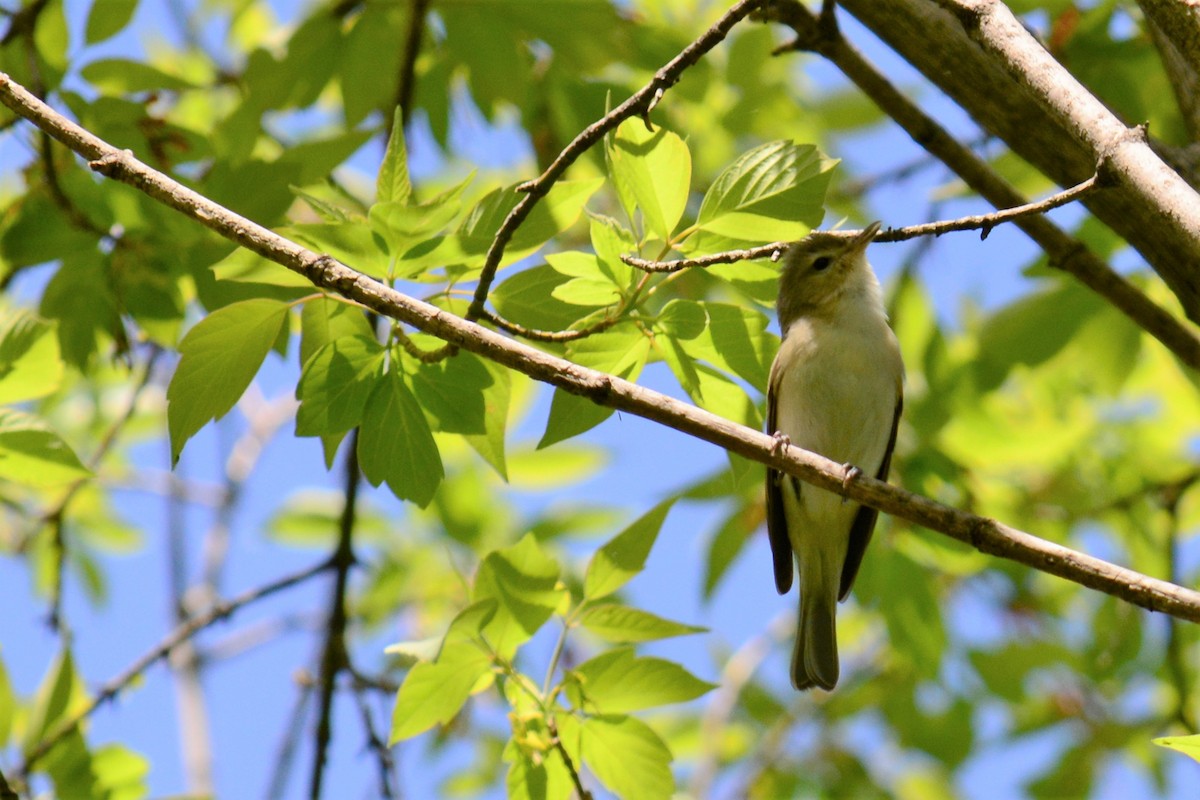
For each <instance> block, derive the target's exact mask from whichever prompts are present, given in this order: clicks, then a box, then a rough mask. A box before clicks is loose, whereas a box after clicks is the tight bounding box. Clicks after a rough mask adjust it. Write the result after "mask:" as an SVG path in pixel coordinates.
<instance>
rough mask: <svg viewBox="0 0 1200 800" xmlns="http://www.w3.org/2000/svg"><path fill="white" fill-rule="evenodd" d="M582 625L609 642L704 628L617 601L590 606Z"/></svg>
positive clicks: (662, 636) (644, 639) (648, 638)
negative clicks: (665, 617)
mask: <svg viewBox="0 0 1200 800" xmlns="http://www.w3.org/2000/svg"><path fill="white" fill-rule="evenodd" d="M579 622H580V624H581V625H583V627H585V628H587V629H588V630H589V631H591V632H592V633H594V634H596V635H597V636H602V637H604V638H605V639H607V640H609V641H610V642H620V643H626V642H630V643H632V642H652V641H655V640H658V639H670V638H672V637H674V636H686V635H688V634H692V633H703V632H705V631H707V630H708V629H707V628H701V627H699V626H697V625H685V624H684V623H682V622H675V621H674V620H670V619H664V618H662V617H660V616H657V615H655V614H651V613H650V612H649V611H643V610H641V609H640V608H630V607H629V606H625V605H621V604H620V603H602V604H600V605H590V606H588V607H587V609H586V610H585V611H584V612H583V614H582V615H581V616H580V618H579Z"/></svg>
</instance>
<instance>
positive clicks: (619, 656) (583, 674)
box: [571, 647, 716, 714]
mask: <svg viewBox="0 0 1200 800" xmlns="http://www.w3.org/2000/svg"><path fill="white" fill-rule="evenodd" d="M571 679H572V682H573V685H572V693H578V695H579V696H580V698H581V700H580V704H581V706H580V707H581V708H582V709H583V710H585V711H588V712H589V713H600V714H624V713H627V712H629V711H640V710H642V709H645V708H654V707H656V706H663V705H670V704H671V703H685V702H687V701H688V700H695V699H696V698H697V697H700V696H701V695H703V694H705V693H706V692H709V691H711V690H712V689H715V688H716V685H715V684H712V683H708V682H706V681H702V680H700V679H699V678H697V677H696V676H694V675H692V673H690V672H688V671H687V670H686V669H684V668H683V667H681V666H679V665H678V664H676V663H674V662H672V661H666V660H664V659H661V658H651V657H638V656H637V655H636V654H635V653H634V651H633V648H630V647H621V648H617V649H616V650H609V651H608V652H607V653H601V654H600V655H598V656H596V657H595V658H592V659H589V660H588V661H585V662H584V663H582V664H580V665H579V666H578V667H576V668H575V669H573V670H571Z"/></svg>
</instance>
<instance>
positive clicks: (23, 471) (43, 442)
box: [0, 408, 91, 486]
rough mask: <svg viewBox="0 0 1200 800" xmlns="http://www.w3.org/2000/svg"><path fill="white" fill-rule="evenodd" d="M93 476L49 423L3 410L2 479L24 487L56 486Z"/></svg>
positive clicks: (0, 410) (0, 434)
mask: <svg viewBox="0 0 1200 800" xmlns="http://www.w3.org/2000/svg"><path fill="white" fill-rule="evenodd" d="M90 474H91V472H89V470H88V469H87V467H85V466H83V464H81V463H80V461H79V457H78V456H76V455H75V452H74V451H73V450H72V449H71V448H70V446H69V445H67V443H66V442H65V441H63V440H62V438H61V437H59V435H58V434H57V433H55V432H54V430H53V429H51V428H50V426H49V425H47V424H46V423H45V422H43V421H42V420H40V419H38V418H37V417H34V416H32V415H31V414H26V413H25V412H23V411H17V410H16V409H11V408H0V478H3V479H5V480H10V481H13V482H14V483H19V484H22V485H24V486H56V485H59V484H63V483H68V482H70V481H75V480H79V479H80V478H86V477H87V476H88V475H90Z"/></svg>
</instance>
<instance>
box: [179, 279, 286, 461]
mask: <svg viewBox="0 0 1200 800" xmlns="http://www.w3.org/2000/svg"><path fill="white" fill-rule="evenodd" d="M287 312H288V306H287V305H286V304H285V303H280V302H278V301H276V300H244V301H242V302H240V303H233V304H231V305H228V306H225V307H224V308H221V309H218V310H216V311H214V312H213V313H211V314H209V315H208V316H207V317H205V318H204V319H202V320H200V322H198V323H196V325H195V327H193V328H192V329H191V330H190V331H188V333H187V335H186V336H184V337H183V341H182V342H180V343H179V353H180V359H179V366H178V367H176V369H175V375H174V376H172V378H171V385H170V386H168V387H167V428H168V429H169V431H170V434H171V463H172V464H174V463H175V462H177V461H178V460H179V454H180V452H181V451H182V450H183V446H184V444H186V443H187V440H188V439H190V438H192V436H194V435H195V434H196V432H197V431H199V430H200V429H201V428H202V427H204V426H205V425H206V424H207V423H208V422H209V420H213V419H218V418H220V417H223V416H224V415H225V414H226V413H228V411H229V409H231V408H233V405H234V403H236V402H237V401H238V398H239V397H241V396H242V393H243V392H244V391H246V387H247V386H249V385H250V381H251V380H253V379H254V376H255V374H256V373H257V372H258V369H259V367H261V366H262V363H263V359H265V358H266V357H267V353H268V352H269V351H270V349H271V346H272V345H273V344H274V343H275V340H276V339H277V338H278V337H279V332H280V330H281V329H282V328H283V323H284V321H285V320H286V319H287Z"/></svg>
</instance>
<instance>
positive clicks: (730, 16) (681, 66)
mask: <svg viewBox="0 0 1200 800" xmlns="http://www.w3.org/2000/svg"><path fill="white" fill-rule="evenodd" d="M764 2H765V0H739V2H738V3H736V4H734V6H733V7H732V8H730V9H729V10H728V11H726V12H725V13H724V14H723V15H722V16H721V18H720V19H719V20H717V21H716V22H715V23H713V25H712V27H711V28H709V29H708V30H706V31H705V32H704V33H702V34H701V35H700V37H699V38H697V39H696V40H695V41H694V42H692V43H691V44H689V45H688V46H687V47H685V48H684V49H683V50H682V51H681V52H680V53H679V55H677V56H675V57H674V58H673V59H671V60H670V61H668V62H667V64H666V65H665V66H663V67H662V68H661V69H659V70H658V72H656V73H654V77H653V78H652V79H651V80H650V82H649V83H647V84H646V85H645V86H643V87H642V88H641V89H639V90H638V91H637V92H636V93H634V94H633V96H631V97H630V98H629V99H627V100H626V101H625V102H624V103H621V105H619V106H617V107H616V108H614V109H613V110H612V111H610V112H608V113H607V114H605V115H604V116H603V117H601V118H600V119H598V120H596V121H595V122H593V123H592V124H591V125H589V126H587V127H586V128H584V129H583V130H582V131H581V132H580V133H579V135H578V136H576V137H575V138H574V139H573V140H571V143H570V144H568V145H567V146H566V147H565V148H563V151H562V152H561V153H559V154H558V157H557V158H555V159H554V161H552V162H551V163H550V166H549V167H547V168H546V171H545V172H543V173H542V174H541V175H539V176H538V177H537V178H535V179H534V180H532V181H529V182H528V183H525V184H522V186H521V187H520V190H521V191H523V192H524V193H525V197H523V198H522V199H521V202H519V203H517V205H516V206H515V207H514V208H513V210H512V211H510V212H509V214H508V216H507V217H505V218H504V222H503V223H502V224H501V225H500V229H499V230H497V231H496V235H495V237H493V239H492V243H491V245H490V246H489V247H488V251H487V256H486V258H485V259H484V264H483V271H482V272H481V273H480V275H479V283H478V285H477V286H476V288H475V297H474V298H473V299H472V300H471V305H470V307H469V308H468V309H467V319H468V320H475V319H479V318H480V317H481V316H482V314H483V311H484V304H485V303H486V302H487V298H488V294H489V292H490V291H491V288H492V281H493V280H494V279H495V277H496V270H497V269H499V267H500V259H501V257H503V255H504V248H505V247H507V246H508V242H509V240H510V239H512V236H513V234H514V233H515V232H516V230H517V228H518V227H520V225H521V223H522V222H524V221H525V218H526V217H528V216H529V214H530V212H532V211H533V207H534V206H535V205H536V204H537V202H538V201H539V200H541V199H542V198H543V197H545V196H546V194H547V193H548V192H549V191H550V187H551V186H553V185H554V183H555V182H556V181H557V180H558V179H559V178H560V177H562V174H563V173H564V172H566V170H567V167H569V166H571V164H573V163H575V161H576V159H578V158H579V157H580V156H582V155H583V154H584V153H585V152H587V150H588V149H589V148H591V146H592V145H594V144H595V143H596V142H598V141H600V139H601V138H602V137H603V136H604V135H605V134H606V133H608V132H609V131H611V130H613V129H614V128H616V127H617V126H618V125H620V124H621V123H622V122H624V121H625V120H626V119H629V118H630V117H633V116H638V115H640V116H643V117H649V114H650V112H651V111H652V110H653V109H654V107H655V105H657V104H658V101H659V100H660V99H662V96H663V93H664V92H665V91H666V90H667V89H669V88H671V87H672V86H674V85H675V84H676V83H678V82H679V79H680V77H681V76H682V75H683V72H684V71H685V70H686V69H688V68H689V67H691V66H692V65H693V64H695V63H696V62H697V61H699V60H700V58H701V57H702V56H704V54H705V53H707V52H708V51H709V50H712V49H713V48H714V47H716V46H717V45H718V44H720V42H721V41H722V40H723V39H724V38H725V37H726V36H727V35H728V34H729V31H730V29H731V28H733V26H734V25H736V24H737V23H738V22H739V21H741V20H742V19H743V18H745V17H746V16H747V15H749V14H750V13H751V12H753V11H754V10H755V9H757V8H758V7H759V6H761V5H762V4H763V3H764ZM14 110H15V109H14ZM18 113H19V112H18Z"/></svg>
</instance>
